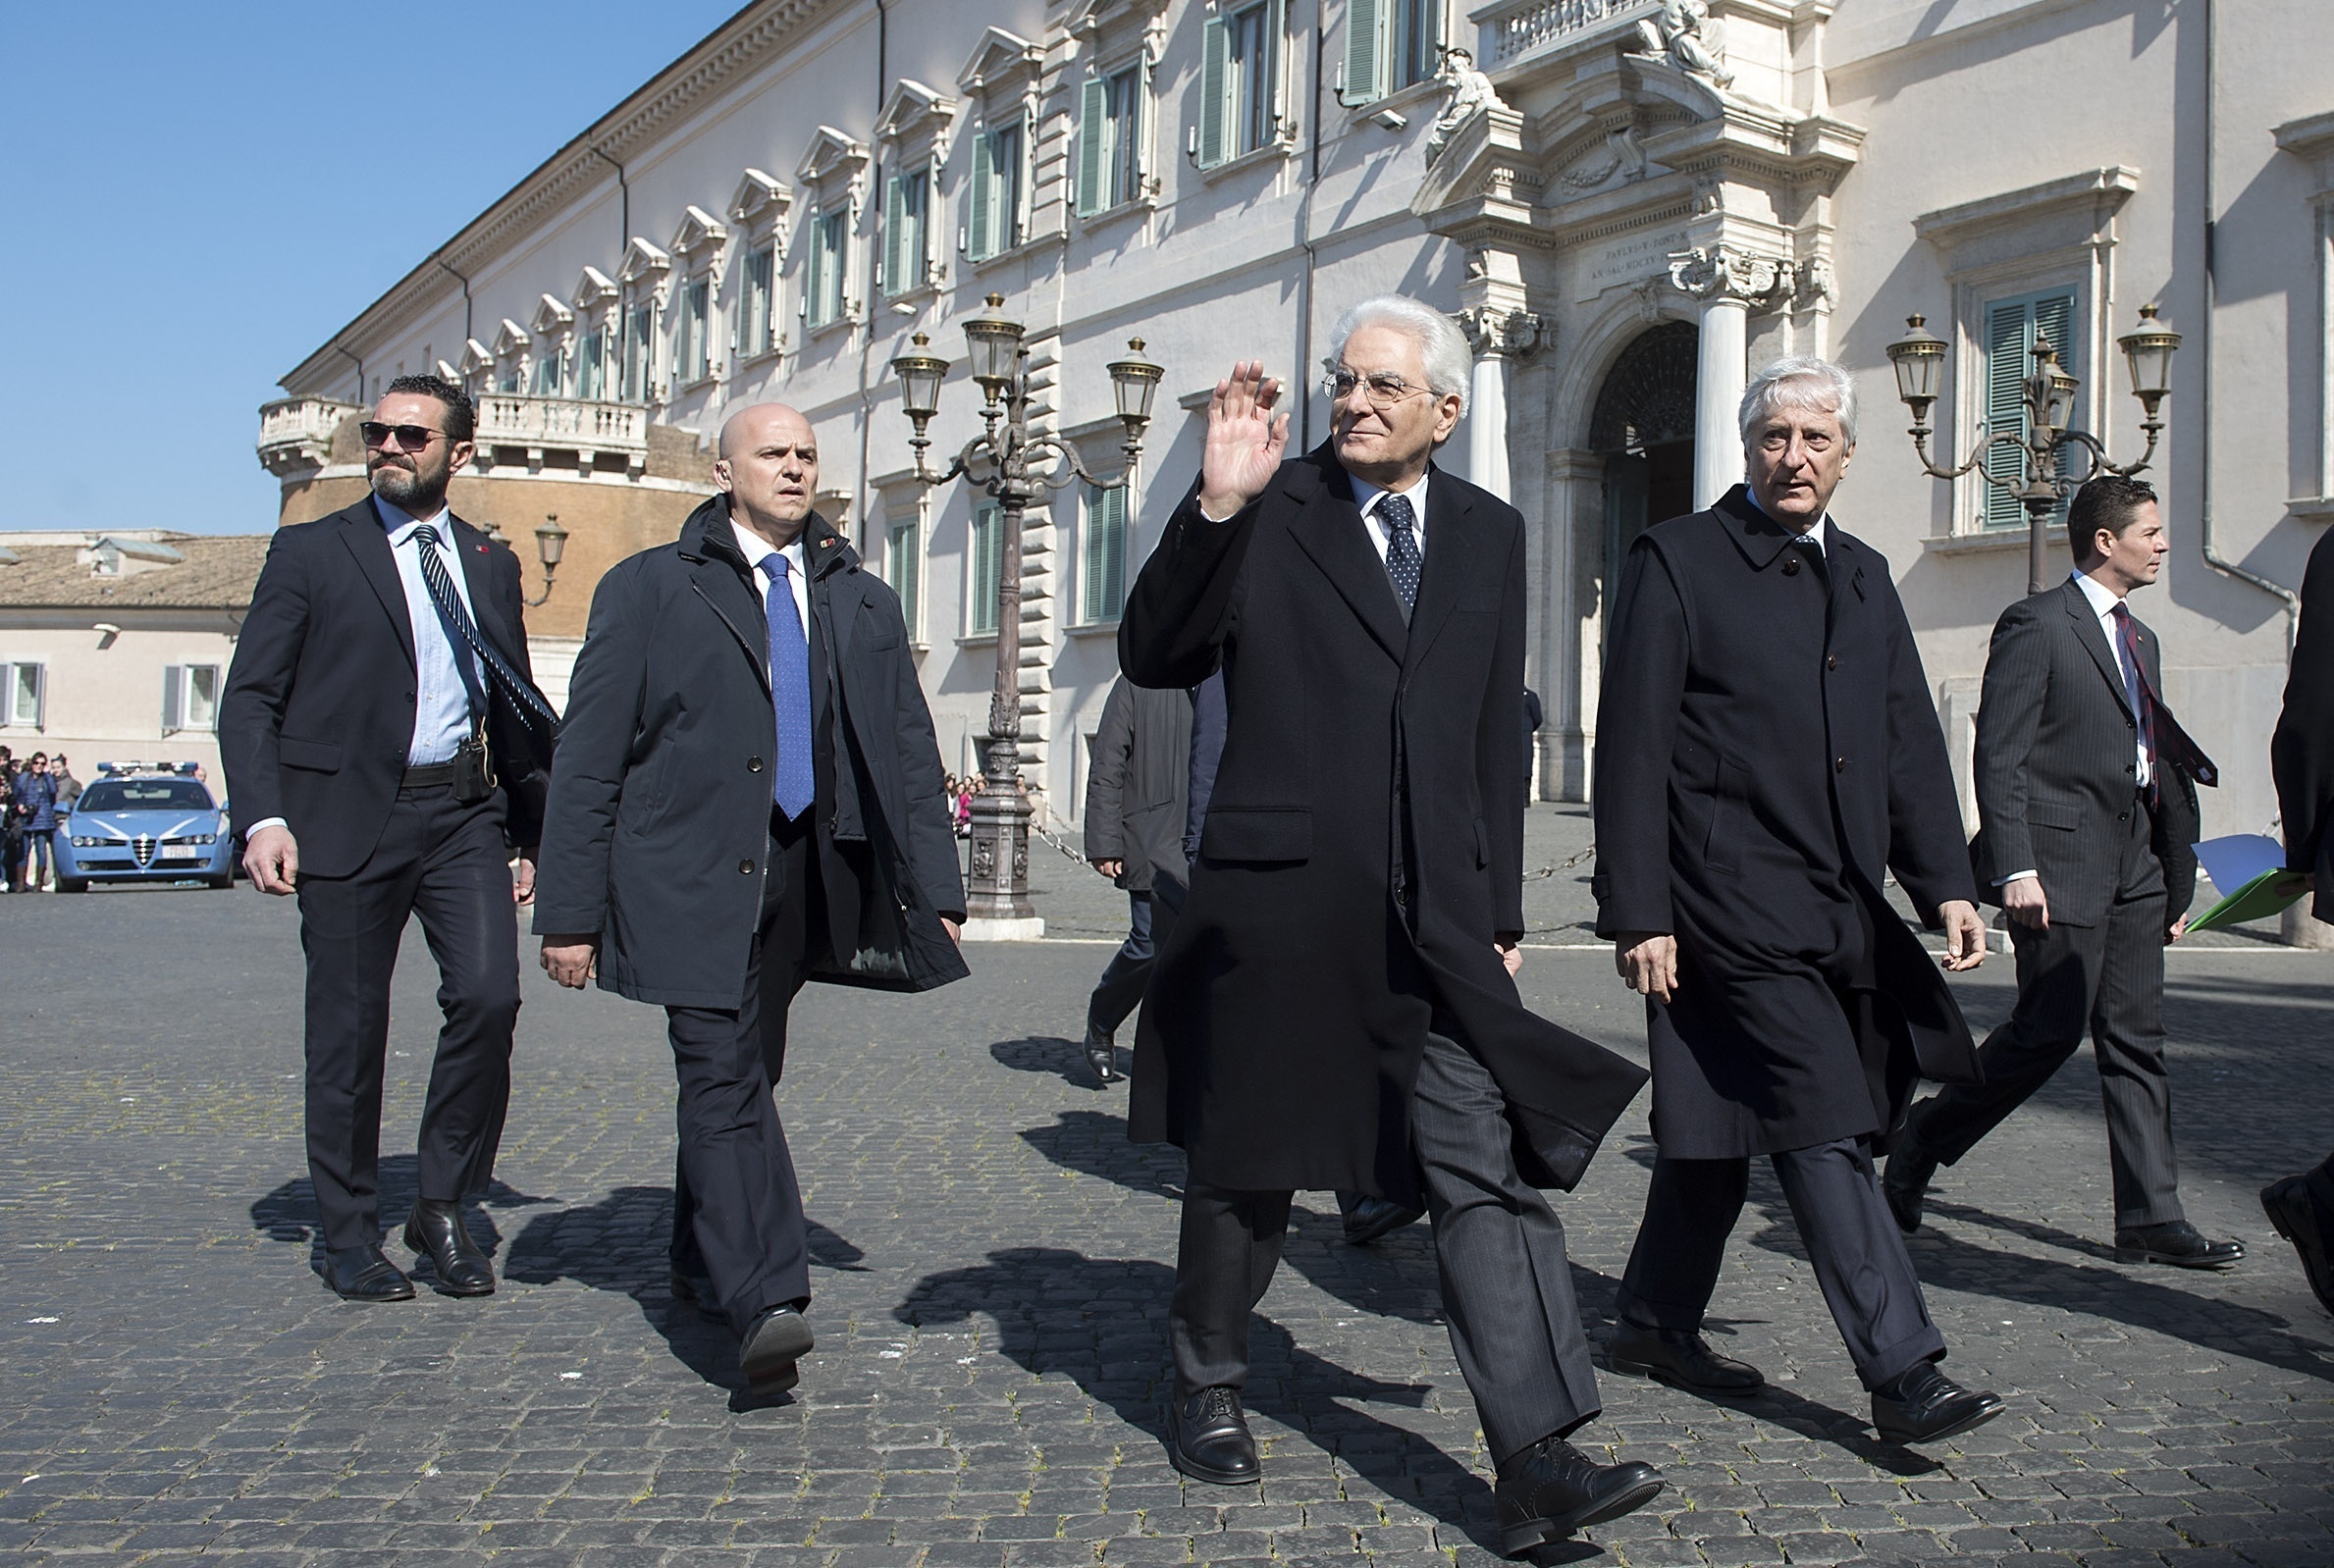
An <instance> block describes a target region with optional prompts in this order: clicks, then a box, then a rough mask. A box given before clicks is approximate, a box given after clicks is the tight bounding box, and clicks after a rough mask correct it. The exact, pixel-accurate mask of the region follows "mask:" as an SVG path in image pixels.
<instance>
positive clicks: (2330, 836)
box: [2269, 534, 2334, 920]
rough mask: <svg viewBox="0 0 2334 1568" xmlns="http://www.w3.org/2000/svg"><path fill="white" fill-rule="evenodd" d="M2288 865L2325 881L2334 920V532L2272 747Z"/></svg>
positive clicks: (2310, 595)
mask: <svg viewBox="0 0 2334 1568" xmlns="http://www.w3.org/2000/svg"><path fill="white" fill-rule="evenodd" d="M2269 767H2270V771H2271V772H2272V773H2273V774H2274V775H2275V776H2276V779H2277V809H2278V813H2279V815H2280V817H2281V818H2282V820H2283V822H2284V824H2285V862H2286V864H2287V865H2288V866H2289V867H2291V868H2292V869H2294V870H2297V871H2308V872H2311V873H2313V874H2314V875H2315V876H2316V877H2317V883H2316V887H2315V890H2314V891H2315V898H2314V899H2313V901H2312V904H2311V908H2310V913H2311V914H2313V915H2316V916H2317V917H2318V918H2319V919H2321V920H2334V832H2329V831H2327V829H2328V827H2329V825H2334V534H2326V535H2324V536H2322V537H2321V538H2320V539H2319V540H2318V542H2317V543H2316V544H2315V545H2312V546H2311V547H2310V548H2309V566H2308V569H2307V571H2305V572H2304V573H2303V574H2302V627H2301V633H2300V636H2299V637H2298V638H2297V639H2296V640H2295V644H2294V665H2293V672H2292V673H2291V674H2290V675H2288V676H2287V677H2286V683H2285V710H2284V711H2283V712H2281V713H2280V714H2279V715H2278V718H2277V733H2276V735H2275V736H2274V737H2272V738H2271V740H2270V742H2269Z"/></svg>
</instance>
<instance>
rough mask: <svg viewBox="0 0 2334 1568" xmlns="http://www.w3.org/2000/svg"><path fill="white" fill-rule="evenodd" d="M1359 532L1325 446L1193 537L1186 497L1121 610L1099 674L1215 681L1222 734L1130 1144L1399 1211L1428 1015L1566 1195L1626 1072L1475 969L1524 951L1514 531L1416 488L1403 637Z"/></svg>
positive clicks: (1538, 1174)
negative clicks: (1112, 652)
mask: <svg viewBox="0 0 2334 1568" xmlns="http://www.w3.org/2000/svg"><path fill="white" fill-rule="evenodd" d="M1364 527H1365V525H1364V524H1363V522H1362V520H1361V515H1360V512H1359V511H1358V510H1357V509H1356V508H1355V506H1354V504H1353V489H1352V485H1351V482H1350V481H1349V480H1348V478H1347V476H1346V473H1345V471H1344V469H1342V468H1341V467H1339V466H1338V464H1337V462H1336V460H1335V459H1334V458H1333V457H1332V456H1331V455H1330V454H1329V450H1328V448H1327V447H1326V446H1324V447H1322V448H1320V449H1317V450H1315V451H1313V452H1311V453H1309V454H1307V455H1306V456H1304V457H1301V458H1298V459H1295V460H1292V461H1290V462H1287V463H1284V464H1283V465H1282V466H1281V469H1280V472H1279V473H1278V474H1277V475H1276V476H1275V477H1274V479H1273V481H1272V483H1271V485H1270V487H1269V488H1268V489H1267V490H1266V492H1265V493H1264V495H1263V496H1262V497H1259V498H1258V499H1257V500H1255V501H1254V502H1252V503H1251V504H1250V505H1248V506H1247V508H1245V509H1244V510H1242V511H1241V512H1240V513H1238V514H1237V515H1236V516H1234V517H1232V518H1230V519H1228V520H1227V521H1224V522H1221V523H1217V522H1210V521H1209V520H1208V519H1207V518H1205V517H1204V516H1202V515H1201V513H1200V511H1199V508H1198V504H1197V489H1196V487H1195V486H1194V491H1193V494H1192V495H1191V496H1188V497H1186V498H1185V500H1184V503H1183V504H1182V506H1180V507H1179V508H1178V509H1177V510H1176V513H1175V515H1174V517H1173V518H1172V519H1170V520H1169V522H1168V525H1167V530H1166V535H1165V538H1163V539H1162V540H1161V542H1160V544H1159V548H1158V549H1157V550H1156V551H1155V552H1154V553H1153V554H1152V555H1151V557H1150V559H1149V560H1148V562H1146V563H1145V564H1144V566H1143V569H1142V572H1141V575H1140V578H1138V580H1137V581H1136V584H1135V589H1134V592H1133V594H1132V595H1131V596H1130V597H1129V599H1128V601H1127V608H1126V614H1125V618H1124V620H1123V621H1122V622H1121V624H1120V628H1119V657H1120V660H1121V662H1122V663H1123V664H1124V666H1125V668H1126V672H1127V676H1128V678H1129V679H1130V680H1132V681H1135V682H1136V683H1137V684H1139V685H1143V686H1152V687H1189V686H1194V685H1196V684H1198V683H1199V682H1200V681H1202V680H1204V679H1205V678H1206V677H1207V676H1208V674H1209V673H1210V672H1211V671H1213V670H1215V669H1216V668H1218V666H1219V665H1220V666H1221V668H1222V670H1223V674H1224V689H1225V699H1226V706H1227V713H1228V717H1227V728H1226V735H1225V743H1224V750H1223V756H1222V759H1221V761H1220V763H1219V765H1218V769H1217V772H1216V777H1215V781H1214V786H1213V791H1212V794H1211V796H1210V798H1209V801H1208V806H1207V815H1206V820H1205V822H1204V824H1203V826H1202V828H1201V831H1200V840H1199V859H1198V862H1197V863H1196V864H1195V865H1194V869H1193V877H1192V885H1191V891H1190V896H1189V900H1188V902H1187V903H1186V905H1185V907H1184V912H1183V915H1182V916H1181V918H1180V919H1179V920H1178V921H1177V922H1176V925H1175V928H1174V930H1173V932H1172V933H1171V934H1170V935H1169V936H1168V938H1167V940H1166V943H1165V946H1164V948H1163V950H1162V951H1161V953H1160V955H1159V961H1158V963H1159V967H1158V968H1157V970H1156V971H1155V972H1154V974H1153V976H1152V979H1151V984H1150V989H1149V992H1148V993H1147V995H1146V996H1145V999H1144V1004H1143V1010H1142V1019H1141V1024H1140V1028H1139V1029H1138V1031H1137V1035H1136V1045H1135V1079H1134V1085H1133V1095H1132V1101H1131V1105H1130V1115H1129V1131H1130V1133H1131V1135H1132V1136H1133V1137H1135V1138H1136V1139H1137V1140H1139V1141H1146V1142H1156V1141H1167V1142H1172V1143H1177V1144H1180V1145H1181V1146H1182V1147H1183V1148H1184V1149H1185V1150H1186V1151H1187V1152H1188V1153H1189V1155H1190V1159H1191V1174H1192V1178H1193V1179H1194V1180H1196V1181H1205V1182H1209V1183H1211V1184H1214V1185H1216V1186H1222V1187H1233V1188H1246V1189H1263V1190H1282V1189H1320V1188H1339V1189H1343V1190H1348V1191H1355V1190H1357V1191H1363V1192H1372V1193H1379V1194H1383V1195H1386V1196H1390V1197H1396V1198H1401V1199H1405V1200H1407V1201H1412V1202H1414V1201H1416V1192H1417V1176H1416V1172H1415V1170H1414V1164H1413V1160H1412V1157H1411V1154H1410V1149H1409V1131H1408V1124H1409V1117H1408V1110H1409V1094H1410V1089H1411V1084H1412V1082H1413V1080H1414V1078H1415V1076H1416V1072H1417V1065H1418V1056H1419V1052H1420V1050H1421V1049H1422V1047H1423V1045H1424V1043H1425V1038H1426V1033H1427V1028H1428V1025H1429V1023H1430V1022H1431V1021H1433V1020H1435V1019H1437V1018H1438V1017H1440V1018H1442V1019H1445V1020H1446V1021H1445V1022H1444V1023H1443V1024H1442V1026H1443V1027H1445V1028H1450V1029H1452V1030H1453V1031H1454V1032H1455V1033H1456V1034H1457V1035H1458V1036H1459V1037H1462V1038H1463V1039H1464V1040H1465V1042H1466V1043H1467V1044H1468V1046H1469V1047H1470V1048H1471V1049H1473V1050H1474V1052H1475V1053H1476V1055H1477V1056H1478V1057H1480V1058H1481V1060H1482V1061H1483V1063H1484V1064H1485V1066H1486V1067H1488V1068H1489V1069H1490V1071H1491V1072H1492V1074H1493V1075H1494V1077H1495V1078H1496V1079H1497V1080H1498V1082H1499V1084H1500V1087H1501V1089H1502V1090H1503V1091H1504V1093H1505V1095H1506V1098H1507V1100H1508V1105H1509V1118H1510V1121H1511V1123H1512V1124H1513V1126H1514V1129H1515V1133H1516V1136H1515V1140H1514V1141H1515V1146H1516V1151H1517V1155H1518V1161H1519V1166H1520V1168H1521V1169H1522V1170H1523V1171H1524V1172H1525V1173H1526V1175H1527V1176H1529V1177H1530V1178H1531V1179H1533V1180H1535V1181H1537V1182H1538V1183H1539V1184H1541V1185H1555V1186H1565V1187H1569V1186H1570V1185H1572V1184H1573V1182H1574V1181H1576V1180H1577V1179H1578V1178H1579V1176H1580V1173H1581V1171H1582V1170H1583V1169H1584V1168H1585V1167H1586V1165H1587V1162H1588V1159H1589V1156H1590V1155H1591V1154H1592V1153H1593V1152H1594V1151H1595V1149H1596V1146H1597V1143H1598V1141H1599V1139H1601V1138H1602V1137H1603V1136H1604V1134H1605V1132H1606V1130H1607V1129H1608V1128H1609V1127H1610V1126H1611V1125H1612V1124H1613V1122H1614V1120H1615V1119H1616V1118H1617V1117H1618V1116H1619V1114H1620V1112H1621V1110H1622V1109H1623V1108H1624V1107H1626V1105H1627V1104H1628V1102H1629V1100H1630V1099H1631V1098H1632V1097H1633V1096H1634V1095H1635V1093H1636V1091H1637V1090H1638V1088H1639V1087H1640V1086H1642V1084H1643V1082H1644V1078H1645V1074H1644V1072H1643V1071H1642V1070H1641V1069H1639V1068H1637V1067H1636V1066H1635V1065H1633V1064H1631V1063H1629V1062H1628V1061H1626V1060H1624V1059H1622V1058H1620V1057H1618V1056H1615V1055H1614V1054H1613V1053H1611V1052H1609V1051H1606V1050H1605V1049H1603V1048H1602V1047H1600V1046H1598V1045H1595V1044H1593V1043H1591V1042H1590V1041H1587V1040H1584V1039H1581V1038H1580V1037H1579V1036H1577V1035H1574V1034H1571V1033H1569V1032H1567V1031H1566V1030H1564V1029H1561V1028H1559V1027H1557V1026H1556V1025H1555V1024H1553V1023H1550V1022H1548V1021H1547V1020H1546V1019H1540V1018H1538V1017H1535V1016H1534V1015H1533V1014H1531V1013H1529V1012H1527V1011H1525V1009H1524V1007H1523V1004H1522V1002H1521V1000H1520V999H1519V997H1518V996H1517V994H1516V990H1515V985H1514V982H1513V981H1512V979H1511V978H1510V977H1509V976H1508V973H1507V970H1506V969H1505V968H1504V967H1502V965H1501V963H1500V960H1499V956H1498V954H1497V953H1496V952H1495V951H1494V949H1493V941H1494V938H1495V937H1496V936H1500V935H1513V934H1516V933H1519V932H1520V931H1521V930H1522V928H1523V913H1522V903H1523V887H1522V868H1523V777H1524V768H1523V761H1524V758H1523V640H1524V609H1523V583H1524V547H1523V521H1522V519H1521V518H1520V517H1519V516H1517V514H1516V512H1515V510H1514V508H1512V507H1511V506H1509V505H1508V504H1507V503H1506V502H1504V501H1501V500H1499V499H1498V498H1496V497H1493V496H1491V495H1489V494H1488V493H1486V492H1484V491H1481V490H1478V489H1476V488H1475V487H1474V486H1472V485H1469V484H1467V483H1465V482H1464V481H1462V480H1459V479H1455V478H1453V477H1451V476H1450V475H1448V474H1445V473H1442V472H1441V471H1439V470H1437V471H1435V472H1434V474H1433V477H1432V479H1431V480H1430V482H1429V485H1428V490H1427V501H1426V524H1425V529H1424V539H1425V557H1426V558H1425V568H1424V575H1423V576H1422V578H1421V580H1420V583H1419V588H1418V599H1417V603H1416V608H1415V610H1414V612H1413V614H1412V616H1411V619H1410V621H1409V624H1408V625H1407V626H1406V625H1405V624H1404V620H1403V612H1402V604H1401V601H1399V600H1398V599H1396V598H1395V596H1394V589H1393V585H1392V584H1391V583H1390V582H1389V581H1388V579H1387V575H1386V569H1385V566H1384V565H1383V564H1382V563H1381V562H1380V560H1379V559H1378V556H1377V554H1376V553H1375V551H1374V550H1373V549H1371V547H1370V543H1369V540H1368V538H1367V536H1366V534H1365V533H1364V531H1363V530H1364ZM1405 818H1406V822H1405ZM1405 827H1406V838H1407V843H1405Z"/></svg>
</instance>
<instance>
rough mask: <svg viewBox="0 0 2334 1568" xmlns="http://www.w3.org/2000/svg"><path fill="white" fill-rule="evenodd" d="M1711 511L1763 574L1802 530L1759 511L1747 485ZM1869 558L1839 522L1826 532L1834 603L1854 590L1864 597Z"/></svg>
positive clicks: (1720, 500)
mask: <svg viewBox="0 0 2334 1568" xmlns="http://www.w3.org/2000/svg"><path fill="white" fill-rule="evenodd" d="M1710 510H1711V513H1712V515H1713V516H1715V517H1717V518H1718V520H1719V522H1720V523H1721V524H1722V525H1723V526H1724V529H1725V532H1726V538H1728V539H1729V540H1731V541H1733V543H1734V548H1735V549H1738V550H1740V551H1741V552H1742V558H1743V559H1744V560H1746V561H1748V562H1749V563H1750V566H1751V569H1752V570H1753V571H1760V572H1763V571H1765V570H1766V569H1767V568H1768V567H1770V566H1773V565H1774V564H1775V563H1776V560H1777V557H1779V556H1780V555H1781V554H1782V552H1783V551H1784V550H1785V549H1788V548H1789V547H1790V543H1791V541H1792V540H1794V539H1797V538H1798V537H1799V530H1796V529H1793V528H1789V527H1786V526H1785V525H1784V524H1782V523H1779V522H1777V521H1776V520H1775V519H1774V518H1772V517H1770V516H1768V515H1767V513H1765V512H1764V511H1762V510H1760V509H1759V504H1758V502H1756V501H1754V500H1752V499H1751V494H1750V487H1749V486H1748V485H1736V486H1735V487H1734V488H1733V489H1732V490H1729V491H1727V492H1726V493H1725V494H1724V496H1721V497H1719V498H1718V499H1717V501H1716V502H1714V503H1713V504H1712V506H1711V508H1710ZM1825 518H1826V520H1827V521H1829V520H1830V512H1828V511H1827V512H1826V513H1825ZM1870 554H1871V551H1869V550H1867V549H1865V548H1864V546H1863V545H1862V544H1860V543H1859V542H1858V541H1857V539H1856V537H1855V536H1854V535H1853V534H1850V533H1849V532H1848V531H1847V530H1846V529H1844V528H1842V527H1840V526H1839V525H1838V524H1837V523H1836V522H1834V523H1831V524H1830V528H1829V529H1828V530H1826V532H1825V535H1824V568H1825V570H1826V571H1827V572H1828V573H1829V574H1830V580H1831V598H1832V599H1833V600H1834V601H1837V600H1838V598H1839V596H1840V595H1841V594H1842V593H1844V592H1846V591H1847V590H1849V589H1851V588H1852V589H1854V590H1855V593H1856V597H1857V598H1858V599H1862V598H1863V597H1864V567H1865V557H1866V556H1867V555H1870ZM1874 558H1875V559H1876V560H1877V558H1878V557H1874Z"/></svg>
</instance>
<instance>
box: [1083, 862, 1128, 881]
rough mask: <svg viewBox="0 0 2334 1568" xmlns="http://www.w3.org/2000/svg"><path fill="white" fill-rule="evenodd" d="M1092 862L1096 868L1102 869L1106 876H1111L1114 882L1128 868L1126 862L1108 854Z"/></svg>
mask: <svg viewBox="0 0 2334 1568" xmlns="http://www.w3.org/2000/svg"><path fill="white" fill-rule="evenodd" d="M1091 864H1092V865H1093V867H1094V869H1095V870H1097V871H1100V872H1101V873H1102V874H1103V875H1104V876H1107V877H1109V878H1110V879H1111V880H1112V881H1113V882H1115V881H1117V880H1118V879H1119V877H1120V876H1121V875H1122V874H1124V872H1125V871H1126V869H1127V862H1124V861H1121V860H1117V859H1115V858H1111V857H1107V856H1106V857H1104V858H1103V859H1101V860H1098V861H1094V862H1091Z"/></svg>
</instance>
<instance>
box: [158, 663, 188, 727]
mask: <svg viewBox="0 0 2334 1568" xmlns="http://www.w3.org/2000/svg"><path fill="white" fill-rule="evenodd" d="M185 690H186V666H185V665H184V664H165V665H163V666H162V733H163V734H165V735H169V734H172V733H174V732H175V731H177V730H178V729H179V728H180V726H182V725H183V724H185V723H186V711H185V708H184V707H183V706H182V704H181V694H182V693H184V692H185Z"/></svg>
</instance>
